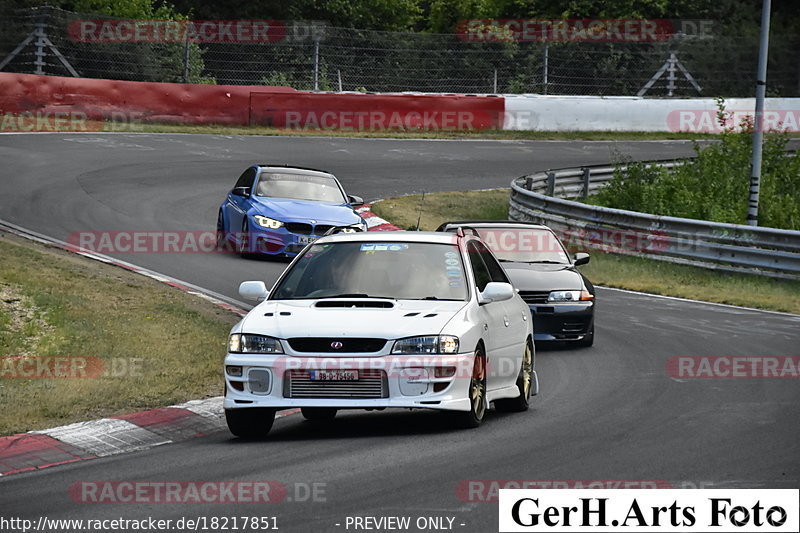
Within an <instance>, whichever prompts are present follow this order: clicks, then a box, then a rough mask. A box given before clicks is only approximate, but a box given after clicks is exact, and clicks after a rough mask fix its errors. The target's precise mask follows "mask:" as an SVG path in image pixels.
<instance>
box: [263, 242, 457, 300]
mask: <svg viewBox="0 0 800 533" xmlns="http://www.w3.org/2000/svg"><path fill="white" fill-rule="evenodd" d="M467 295H468V292H467V284H466V278H465V275H464V265H463V264H462V261H461V254H460V252H459V250H458V247H457V246H456V245H454V244H436V243H419V242H363V241H362V242H339V243H332V244H315V245H313V246H311V247H310V248H309V249H308V250H307V251H306V253H305V254H304V255H303V257H301V258H300V259H299V260H298V261H297V262H296V263H295V264H294V265H293V266H292V268H291V270H290V271H289V272H288V273H287V274H286V276H285V277H284V278H283V280H281V282H280V283H279V284H278V286H277V287H275V289H274V290H273V291H272V293H271V294H270V299H271V300H284V299H306V298H337V297H343V298H347V297H349V298H357V297H361V298H392V299H398V300H404V299H410V300H466V298H467Z"/></svg>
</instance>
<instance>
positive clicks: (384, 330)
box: [238, 299, 467, 339]
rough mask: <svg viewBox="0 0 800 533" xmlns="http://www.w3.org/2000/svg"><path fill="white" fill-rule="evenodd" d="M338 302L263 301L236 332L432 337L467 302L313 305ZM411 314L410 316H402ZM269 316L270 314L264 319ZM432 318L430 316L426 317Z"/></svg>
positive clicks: (285, 336) (287, 335)
mask: <svg viewBox="0 0 800 533" xmlns="http://www.w3.org/2000/svg"><path fill="white" fill-rule="evenodd" d="M343 301H344V300H280V301H266V302H263V303H261V304H260V305H258V306H257V307H255V308H254V309H253V310H252V311H250V313H248V315H247V316H246V317H245V318H244V319H243V320H242V322H241V323H240V324H239V325H240V328H239V329H238V331H239V332H241V333H253V334H257V335H268V336H270V337H277V338H279V339H288V338H292V337H377V338H385V339H399V338H403V337H411V336H415V335H435V334H438V333H440V332H441V331H442V328H444V326H445V325H446V324H447V323H448V322H449V321H450V319H452V318H453V316H455V315H456V313H458V311H459V310H461V309H462V308H463V307H464V306H466V305H467V302H463V301H458V302H451V301H430V300H374V299H352V300H351V299H348V300H346V301H347V302H350V303H358V304H363V303H366V304H367V305H370V304H376V303H382V302H391V304H392V305H393V307H391V308H388V307H387V308H376V307H317V304H318V303H322V305H331V304H332V303H333V302H343ZM412 313H417V314H416V315H413V316H407V315H409V314H412ZM270 314H271V316H270ZM430 315H433V316H430Z"/></svg>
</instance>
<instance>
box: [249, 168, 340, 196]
mask: <svg viewBox="0 0 800 533" xmlns="http://www.w3.org/2000/svg"><path fill="white" fill-rule="evenodd" d="M256 196H271V197H273V198H290V199H292V200H312V201H315V202H332V203H337V204H343V203H347V199H346V198H345V197H344V195H343V194H342V190H341V189H340V188H339V186H338V184H337V183H336V181H335V180H334V179H333V178H332V177H329V176H323V175H313V174H292V173H276V172H263V173H262V174H261V176H259V178H258V185H256Z"/></svg>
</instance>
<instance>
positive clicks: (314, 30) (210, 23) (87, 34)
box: [67, 19, 325, 44]
mask: <svg viewBox="0 0 800 533" xmlns="http://www.w3.org/2000/svg"><path fill="white" fill-rule="evenodd" d="M67 35H68V36H69V38H70V39H71V40H72V41H74V42H78V43H185V42H194V43H203V44H210V43H247V44H264V43H277V42H281V41H287V42H304V41H312V40H321V39H322V38H323V37H324V35H325V23H324V22H319V21H292V22H283V21H279V20H244V19H241V20H133V19H127V20H76V21H73V22H71V23H70V24H69V25H68V26H67Z"/></svg>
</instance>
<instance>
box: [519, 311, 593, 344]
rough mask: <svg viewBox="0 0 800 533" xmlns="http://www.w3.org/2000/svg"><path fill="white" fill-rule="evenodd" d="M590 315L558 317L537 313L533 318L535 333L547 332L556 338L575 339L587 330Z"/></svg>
mask: <svg viewBox="0 0 800 533" xmlns="http://www.w3.org/2000/svg"><path fill="white" fill-rule="evenodd" d="M590 325H591V317H588V316H587V317H576V318H560V317H557V316H552V315H541V314H537V315H536V316H535V317H534V319H533V329H534V331H535V332H536V333H549V334H550V335H553V336H554V337H556V338H557V339H564V340H568V339H576V338H578V337H580V336H581V335H585V334H586V333H588V332H589V327H590Z"/></svg>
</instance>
